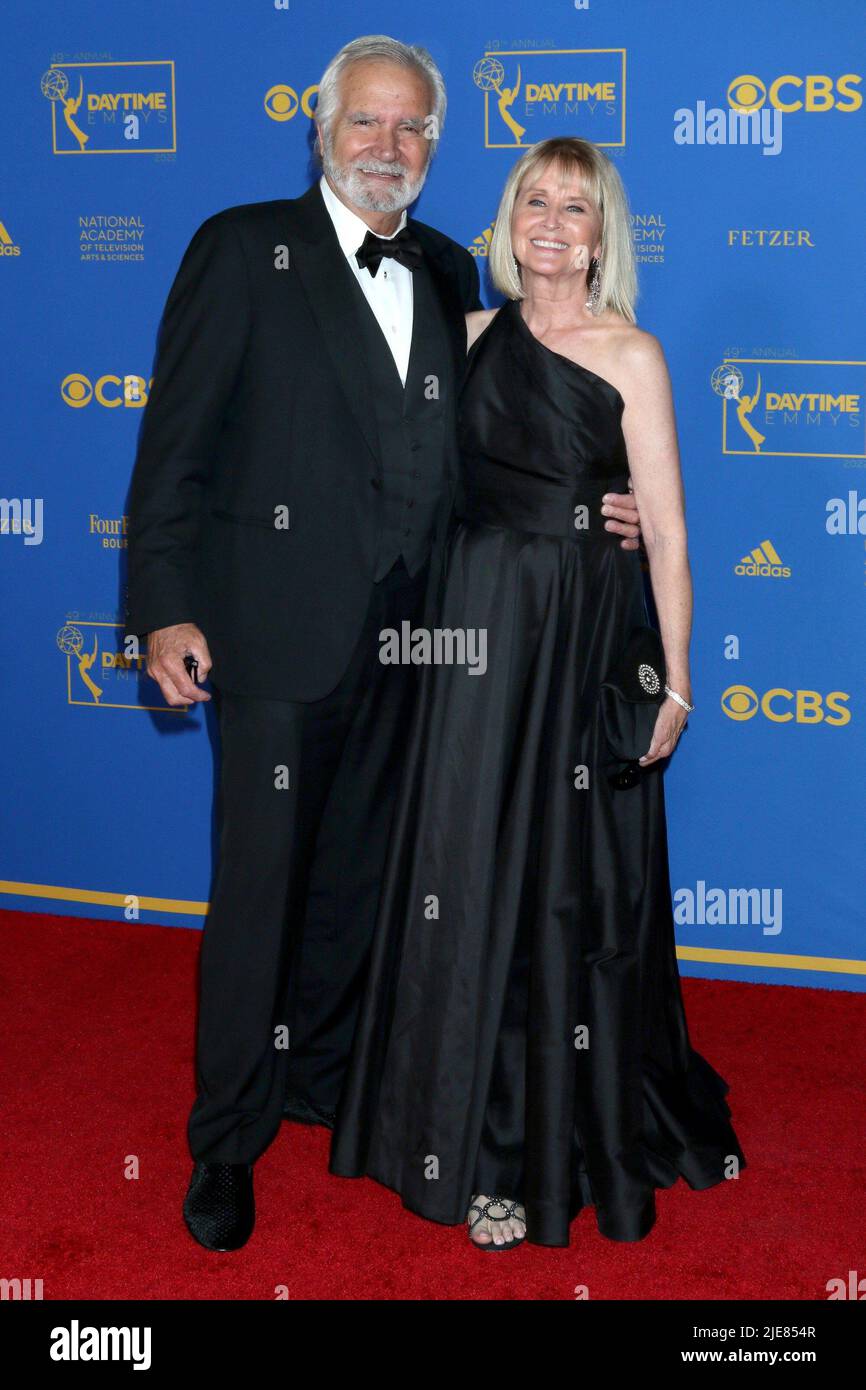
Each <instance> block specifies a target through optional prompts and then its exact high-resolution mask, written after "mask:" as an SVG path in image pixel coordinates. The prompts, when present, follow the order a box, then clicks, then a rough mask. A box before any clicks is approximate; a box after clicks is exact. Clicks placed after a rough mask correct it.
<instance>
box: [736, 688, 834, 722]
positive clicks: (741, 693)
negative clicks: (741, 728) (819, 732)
mask: <svg viewBox="0 0 866 1390" xmlns="http://www.w3.org/2000/svg"><path fill="white" fill-rule="evenodd" d="M850 698H851V696H850V695H847V694H846V693H845V692H844V691H843V690H831V691H830V692H829V694H827V695H822V694H821V692H820V691H818V690H785V689H783V688H782V687H781V686H775V687H774V688H773V689H772V690H767V691H765V692H764V694H763V695H758V694H756V692H755V691H754V690H753V689H752V688H751V686H749V685H729V686H728V688H727V690H726V691H725V692H724V693H723V695H722V709H723V710H724V712H725V714H726V715H727V716H728V718H729V719H733V720H735V721H736V722H737V723H739V724H743V723H745V721H746V720H747V719H752V718H753V717H754V716H755V715H756V714H757V713H758V711H759V710H760V712H761V714H763V715H764V717H765V718H766V719H769V720H771V721H772V723H774V724H790V722H791V720H794V722H795V723H797V724H821V723H824V724H838V725H842V724H848V723H850V721H851V711H850V710H849V709H847V708H846V707H845V706H846V704H847V701H848V700H850Z"/></svg>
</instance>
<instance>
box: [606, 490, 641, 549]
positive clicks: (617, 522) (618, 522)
mask: <svg viewBox="0 0 866 1390" xmlns="http://www.w3.org/2000/svg"><path fill="white" fill-rule="evenodd" d="M601 501H602V507H601V510H602V514H603V515H604V516H606V517H607V521H606V522H605V524H604V528H605V530H606V531H615V532H616V533H617V535H619V536H625V537H626V539H625V540H622V541H620V545H621V546H622V549H623V550H637V549H638V546H639V544H640V541H639V537H640V517H639V516H638V510H637V507H636V506H635V503H634V497H633V496H632V494H631V493H630V492H606V493H605V494H604V497H603V498H602V499H601Z"/></svg>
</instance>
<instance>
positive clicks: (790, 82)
mask: <svg viewBox="0 0 866 1390" xmlns="http://www.w3.org/2000/svg"><path fill="white" fill-rule="evenodd" d="M862 81H863V79H862V77H859V76H858V75H857V73H854V72H846V73H844V74H843V76H842V77H837V78H836V79H835V81H834V79H833V78H832V77H827V76H826V75H825V74H816V73H812V74H811V75H810V76H808V77H794V76H792V75H791V74H790V73H789V74H787V75H786V76H784V77H777V78H776V79H775V80H774V81H773V82H771V83H770V85H769V87H767V85H766V84H765V83H764V82H763V81H762V80H761V78H760V77H755V75H754V74H753V73H742V74H741V75H740V76H739V77H735V78H734V80H733V82H731V83H730V84H729V86H728V105H729V106H730V107H732V108H733V110H734V111H740V112H742V113H743V114H744V115H745V114H748V113H749V112H751V111H759V110H760V109H761V107H762V106H763V105H764V103H765V102H767V101H769V103H770V105H771V106H773V107H775V109H776V110H777V111H782V112H786V113H787V112H789V111H810V112H811V111H830V110H833V109H835V110H836V111H859V110H860V107H861V106H862V105H863V96H862V93H861V92H858V91H856V90H854V89H855V88H856V87H858V86H859V85H860V83H861V82H862ZM783 93H786V94H787V95H783ZM840 97H841V98H842V100H840V99H839V98H840Z"/></svg>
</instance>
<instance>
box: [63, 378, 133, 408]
mask: <svg viewBox="0 0 866 1390" xmlns="http://www.w3.org/2000/svg"><path fill="white" fill-rule="evenodd" d="M152 384H153V377H151V379H150V381H149V382H148V381H146V380H145V378H144V377H143V376H135V375H132V374H131V375H129V376H123V377H121V376H112V375H111V374H110V373H106V375H105V376H101V377H99V378H98V379H97V380H96V382H93V383H91V382H90V380H89V379H88V378H87V377H86V376H82V375H81V373H80V372H70V374H69V376H65V377H64V378H63V380H62V381H61V383H60V394H61V396H62V397H63V399H64V401H65V402H66V404H67V405H69V406H72V408H73V410H80V409H81V408H82V406H85V405H90V402H91V401H92V400H93V399H94V398H95V399H96V400H97V401H98V402H99V404H100V405H104V406H105V407H106V409H107V410H114V409H115V407H116V406H119V405H125V406H129V407H130V409H133V410H135V409H138V410H140V409H141V408H142V406H145V405H147V398H148V392H149V389H150V387H151V385H152Z"/></svg>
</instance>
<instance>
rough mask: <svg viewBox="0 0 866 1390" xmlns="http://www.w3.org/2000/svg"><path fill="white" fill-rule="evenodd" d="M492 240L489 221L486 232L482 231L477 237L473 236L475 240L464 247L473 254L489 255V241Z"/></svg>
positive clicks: (491, 227)
mask: <svg viewBox="0 0 866 1390" xmlns="http://www.w3.org/2000/svg"><path fill="white" fill-rule="evenodd" d="M492 240H493V223H492V222H491V223H490V226H489V227H488V228H487V230H486V232H482V233H481V235H480V236H477V237H476V238H475V240H474V241H473V242H472V245H471V246H468V247H467V248H466V249H467V250H468V251H469V252H470V253H471V254H472V255H473V256H489V255H490V243H491V241H492Z"/></svg>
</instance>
